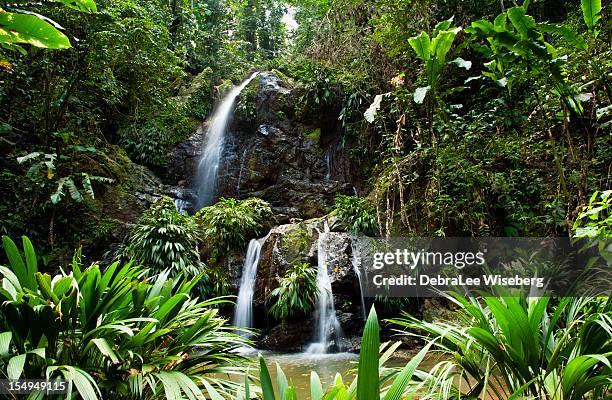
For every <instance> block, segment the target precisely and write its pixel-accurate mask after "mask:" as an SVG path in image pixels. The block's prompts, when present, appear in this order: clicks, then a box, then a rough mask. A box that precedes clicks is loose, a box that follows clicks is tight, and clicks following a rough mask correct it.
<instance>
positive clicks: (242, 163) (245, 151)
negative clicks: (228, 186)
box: [236, 149, 248, 198]
mask: <svg viewBox="0 0 612 400" xmlns="http://www.w3.org/2000/svg"><path fill="white" fill-rule="evenodd" d="M247 150H248V149H244V152H243V153H242V159H241V160H240V173H239V174H238V183H237V184H236V198H238V196H240V181H242V172H243V171H244V160H245V159H246V155H247Z"/></svg>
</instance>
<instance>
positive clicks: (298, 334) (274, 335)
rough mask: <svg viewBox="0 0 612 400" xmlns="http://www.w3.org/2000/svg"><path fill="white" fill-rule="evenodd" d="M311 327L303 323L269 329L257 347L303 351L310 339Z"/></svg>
mask: <svg viewBox="0 0 612 400" xmlns="http://www.w3.org/2000/svg"><path fill="white" fill-rule="evenodd" d="M312 326H313V324H311V323H307V324H305V323H304V321H295V322H284V323H282V324H280V325H277V326H275V327H274V328H272V329H270V331H269V332H268V333H267V334H265V335H264V336H263V337H262V339H261V340H259V341H258V342H257V346H258V347H259V348H261V349H266V350H278V351H295V352H297V351H303V350H304V349H305V348H306V346H307V344H308V343H309V342H310V341H311V339H312Z"/></svg>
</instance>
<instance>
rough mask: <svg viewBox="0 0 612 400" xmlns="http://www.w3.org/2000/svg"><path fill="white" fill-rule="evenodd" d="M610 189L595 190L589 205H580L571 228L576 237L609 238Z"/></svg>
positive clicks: (611, 233)
mask: <svg viewBox="0 0 612 400" xmlns="http://www.w3.org/2000/svg"><path fill="white" fill-rule="evenodd" d="M611 210H612V190H606V191H604V192H595V193H593V195H592V196H591V198H590V199H589V205H588V206H584V207H582V210H581V211H580V213H579V214H578V216H577V217H576V221H575V222H574V226H573V230H574V236H575V237H577V238H585V237H588V238H602V239H605V238H609V237H610V236H612V211H611Z"/></svg>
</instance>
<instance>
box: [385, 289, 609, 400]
mask: <svg viewBox="0 0 612 400" xmlns="http://www.w3.org/2000/svg"><path fill="white" fill-rule="evenodd" d="M448 298H449V300H450V301H451V302H453V303H454V304H455V305H456V306H457V307H458V309H457V311H455V314H454V317H453V320H452V321H449V322H434V323H429V322H425V321H421V320H419V319H417V318H413V317H410V316H408V315H406V317H405V318H401V319H396V320H393V321H392V322H394V323H396V324H398V325H399V326H401V327H403V328H405V329H407V333H408V334H410V335H411V336H415V335H416V336H417V337H418V338H421V339H423V340H427V341H430V340H431V341H433V343H435V344H434V346H435V347H436V348H437V350H439V351H440V352H441V353H442V355H443V357H447V360H445V361H441V362H440V363H439V364H438V365H436V366H435V367H434V368H433V369H432V371H434V373H433V375H432V376H431V378H430V379H431V384H432V386H430V388H429V392H430V393H437V392H439V393H448V394H450V393H455V394H454V395H453V398H463V397H464V396H465V397H466V398H467V397H469V398H485V397H487V396H492V397H494V398H503V399H507V398H522V397H529V398H538V399H544V400H548V399H560V398H562V399H567V400H574V399H575V400H578V399H584V398H593V399H600V398H604V397H605V394H606V393H608V392H609V390H610V388H611V387H610V386H611V384H610V382H612V369H611V368H610V355H611V354H612V353H611V351H612V342H611V340H610V338H611V337H612V326H611V325H610V315H612V314H611V313H612V302H611V301H610V299H609V298H599V299H592V298H586V297H582V298H562V299H559V300H558V302H557V301H555V302H554V303H553V302H552V301H551V300H550V298H548V297H540V298H525V297H488V298H484V299H477V298H469V299H468V298H465V297H463V296H460V295H453V296H449V297H448ZM466 376H469V377H470V385H462V384H461V383H458V382H460V381H462V380H463V377H466ZM468 391H469V393H468ZM443 398H448V397H443Z"/></svg>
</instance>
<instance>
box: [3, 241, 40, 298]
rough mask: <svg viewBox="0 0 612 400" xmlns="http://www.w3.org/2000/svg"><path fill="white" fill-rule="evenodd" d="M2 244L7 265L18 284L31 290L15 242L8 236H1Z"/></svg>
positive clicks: (26, 272) (26, 271)
mask: <svg viewBox="0 0 612 400" xmlns="http://www.w3.org/2000/svg"><path fill="white" fill-rule="evenodd" d="M2 244H3V246H4V252H5V253H6V257H7V258H8V260H9V265H10V267H11V269H12V270H13V272H14V273H15V276H17V279H19V283H20V285H21V286H22V287H27V288H30V289H32V290H35V288H32V287H31V286H30V279H29V277H28V270H27V269H26V266H25V263H24V262H23V259H22V258H21V254H19V249H18V248H17V246H16V245H15V242H13V240H12V239H11V238H9V237H8V236H2Z"/></svg>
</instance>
